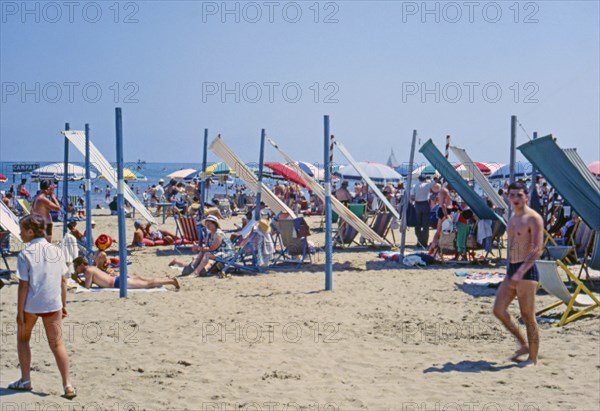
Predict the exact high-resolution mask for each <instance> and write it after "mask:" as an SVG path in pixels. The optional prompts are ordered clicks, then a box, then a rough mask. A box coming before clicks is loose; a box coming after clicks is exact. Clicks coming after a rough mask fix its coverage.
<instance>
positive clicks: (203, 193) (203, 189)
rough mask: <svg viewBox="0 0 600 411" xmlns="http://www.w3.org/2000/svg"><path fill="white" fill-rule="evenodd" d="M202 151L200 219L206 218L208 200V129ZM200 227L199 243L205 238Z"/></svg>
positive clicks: (205, 132)
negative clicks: (205, 209) (205, 211)
mask: <svg viewBox="0 0 600 411" xmlns="http://www.w3.org/2000/svg"><path fill="white" fill-rule="evenodd" d="M203 150H204V151H203V152H202V179H201V180H200V210H198V213H199V216H200V221H202V220H204V203H205V202H206V158H207V156H208V129H207V128H205V129H204V144H203ZM197 228H198V245H200V244H202V241H203V240H204V230H202V229H201V228H202V227H201V226H200V225H197Z"/></svg>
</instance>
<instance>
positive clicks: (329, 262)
mask: <svg viewBox="0 0 600 411" xmlns="http://www.w3.org/2000/svg"><path fill="white" fill-rule="evenodd" d="M324 129H325V131H324V139H323V140H324V161H323V163H324V164H325V290H326V291H331V290H332V289H333V255H332V254H333V239H332V237H331V164H330V161H329V154H330V151H329V139H330V135H329V116H325V117H324Z"/></svg>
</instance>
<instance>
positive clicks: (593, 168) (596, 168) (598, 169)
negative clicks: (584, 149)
mask: <svg viewBox="0 0 600 411" xmlns="http://www.w3.org/2000/svg"><path fill="white" fill-rule="evenodd" d="M587 168H588V170H590V172H591V173H592V174H593V175H595V176H600V161H594V162H593V163H590V164H588V165H587Z"/></svg>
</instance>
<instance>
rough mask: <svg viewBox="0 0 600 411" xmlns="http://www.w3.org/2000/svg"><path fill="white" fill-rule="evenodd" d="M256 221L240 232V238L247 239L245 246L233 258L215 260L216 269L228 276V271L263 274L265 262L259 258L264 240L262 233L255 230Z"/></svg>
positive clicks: (252, 221) (249, 223)
mask: <svg viewBox="0 0 600 411" xmlns="http://www.w3.org/2000/svg"><path fill="white" fill-rule="evenodd" d="M256 224H257V223H256V221H254V220H251V221H250V222H248V224H246V226H245V227H244V228H243V229H242V231H240V237H239V238H242V239H244V238H247V239H246V240H245V241H244V244H243V245H242V246H241V247H239V248H238V249H237V250H236V251H235V253H234V254H233V255H232V256H231V257H228V258H226V257H219V256H217V257H216V258H215V267H217V269H218V270H219V271H220V272H221V273H222V274H227V272H228V271H230V270H234V271H242V272H246V273H250V274H258V273H261V272H263V269H262V266H264V265H265V264H262V262H263V260H262V259H261V256H259V253H260V251H259V250H260V248H261V247H262V245H263V244H262V241H263V238H262V236H261V233H258V232H256V231H255V230H254V228H255V226H256Z"/></svg>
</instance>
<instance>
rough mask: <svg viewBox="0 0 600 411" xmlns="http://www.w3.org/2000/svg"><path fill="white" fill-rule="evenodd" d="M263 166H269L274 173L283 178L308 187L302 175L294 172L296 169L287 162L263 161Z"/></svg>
mask: <svg viewBox="0 0 600 411" xmlns="http://www.w3.org/2000/svg"><path fill="white" fill-rule="evenodd" d="M265 166H266V167H269V168H270V169H271V170H273V171H274V172H275V173H277V174H278V175H280V176H281V177H283V178H285V179H286V180H289V181H291V182H294V183H296V184H299V185H301V186H302V187H304V188H308V186H307V185H306V183H305V182H304V180H303V179H302V177H300V176H299V175H298V173H296V171H295V170H294V169H293V168H292V167H290V166H288V165H287V164H281V163H265Z"/></svg>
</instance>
